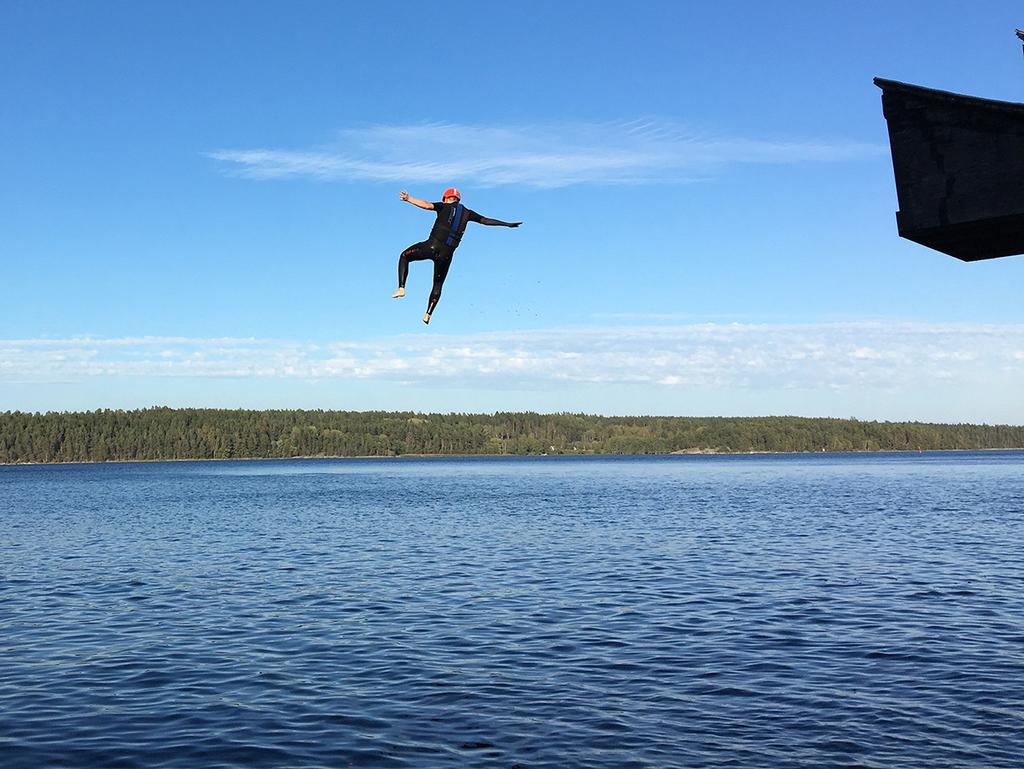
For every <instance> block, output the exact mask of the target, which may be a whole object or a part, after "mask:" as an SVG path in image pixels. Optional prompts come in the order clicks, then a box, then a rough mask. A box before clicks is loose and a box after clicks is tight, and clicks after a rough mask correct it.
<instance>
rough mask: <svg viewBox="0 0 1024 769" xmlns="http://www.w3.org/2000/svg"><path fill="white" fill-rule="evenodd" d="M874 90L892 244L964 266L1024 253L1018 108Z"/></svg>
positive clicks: (906, 88) (887, 86)
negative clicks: (882, 125)
mask: <svg viewBox="0 0 1024 769" xmlns="http://www.w3.org/2000/svg"><path fill="white" fill-rule="evenodd" d="M875 85H877V86H878V87H879V88H881V89H882V112H883V114H884V115H885V119H886V122H887V123H888V126H889V146H890V148H891V150H892V165H893V171H894V173H895V177H896V197H897V199H898V201H899V211H897V212H896V225H897V228H898V229H899V234H900V236H901V237H903V238H906V239H908V240H912V241H914V242H915V243H920V244H921V245H922V246H927V247H928V248H932V249H935V250H936V251H941V252H942V253H944V254H949V255H950V256H955V257H956V258H957V259H962V260H964V261H965V262H973V261H977V260H979V259H994V258H996V257H1000V256H1012V255H1014V254H1021V253H1024V104H1017V103H1015V102H1004V101H994V100H991V99H980V98H977V97H975V96H965V95H962V94H956V93H949V92H947V91H937V90H934V89H932V88H922V87H921V86H916V85H909V84H907V83H899V82H896V81H895V80H885V79H883V78H878V77H876V78H875Z"/></svg>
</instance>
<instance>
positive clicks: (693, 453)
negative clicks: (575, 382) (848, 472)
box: [0, 447, 1024, 467]
mask: <svg viewBox="0 0 1024 769" xmlns="http://www.w3.org/2000/svg"><path fill="white" fill-rule="evenodd" d="M1017 451H1024V447H999V448H981V449H850V450H843V451H704V450H680V451H669V452H666V453H660V454H650V453H647V454H598V453H595V452H582V451H579V452H570V453H547V454H414V453H408V454H394V455H391V456H385V455H380V454H364V455H359V456H346V455H330V456H328V455H309V456H295V457H175V458H173V459H105V460H80V461H68V462H0V467H49V466H66V465H128V464H131V465H136V464H156V463H161V462H292V461H308V460H315V459H332V460H334V459H358V460H367V459H372V460H381V461H383V460H392V461H394V460H401V459H543V458H552V459H558V458H569V457H571V458H574V459H608V458H623V457H632V458H641V457H649V458H652V459H653V458H656V457H681V456H689V457H698V456H719V457H736V456H773V455H776V456H801V455H807V456H820V455H822V454H979V453H982V452H984V453H999V452H1007V453H1012V452H1017Z"/></svg>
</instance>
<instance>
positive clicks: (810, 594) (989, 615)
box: [0, 452, 1024, 769]
mask: <svg viewBox="0 0 1024 769" xmlns="http://www.w3.org/2000/svg"><path fill="white" fill-rule="evenodd" d="M1022 682H1024V454H1022V453H1017V452H988V453H950V454H907V455H815V456H733V457H660V458H615V459H603V458H587V459H574V458H558V457H538V458H532V459H397V460H297V461H282V462H266V461H265V462H259V461H254V462H205V463H203V462H182V463H158V464H134V465H125V464H113V465H76V466H56V467H54V466H49V467H47V466H35V467H0V766H2V767H4V769H14V768H20V767H31V769H38V768H39V767H68V768H70V767H103V768H110V769H116V768H117V767H182V768H186V767H187V768H188V769H196V768H197V767H199V768H202V767H347V766H366V767H475V766H479V767H522V769H540V768H541V767H549V768H551V769H555V768H556V767H557V768H558V769H566V768H567V767H588V768H589V767H615V768H616V769H618V768H621V767H750V768H751V769H755V768H756V769H763V768H764V767H815V768H817V767H879V768H882V767H884V768H885V769H891V768H892V767H914V768H915V769H917V768H918V767H942V768H944V769H948V768H950V767H979V768H980V767H984V768H989V767H1014V768H1017V767H1021V766H1022V765H1024V759H1022V756H1024V683H1022Z"/></svg>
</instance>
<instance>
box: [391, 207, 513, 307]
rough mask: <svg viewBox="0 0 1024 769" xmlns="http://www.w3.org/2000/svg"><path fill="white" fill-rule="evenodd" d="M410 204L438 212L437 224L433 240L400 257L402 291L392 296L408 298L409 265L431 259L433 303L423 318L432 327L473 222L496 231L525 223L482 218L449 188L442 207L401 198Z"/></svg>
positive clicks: (412, 248) (431, 296)
mask: <svg viewBox="0 0 1024 769" xmlns="http://www.w3.org/2000/svg"><path fill="white" fill-rule="evenodd" d="M398 197H400V198H401V199H402V200H404V201H406V202H407V203H412V204H413V205H414V206H416V207H417V208H422V209H424V210H426V211H436V212H437V220H436V221H435V222H434V228H433V229H432V230H431V231H430V236H429V237H428V238H427V239H426V240H424V241H423V242H422V243H415V244H413V245H411V246H409V247H408V248H407V249H405V251H403V252H402V253H401V254H400V255H399V257H398V290H397V291H396V292H395V293H393V294H392V295H391V296H392V298H394V299H399V298H401V297H403V296H405V279H406V278H407V277H409V262H419V261H422V260H424V259H429V260H430V261H432V262H433V263H434V287H433V288H432V289H431V290H430V299H429V300H427V313H426V315H424V316H423V322H424V323H430V316H431V314H433V312H434V308H435V307H437V300H438V299H440V298H441V286H443V285H444V279H445V278H446V277H447V276H448V268H449V267H451V266H452V257H453V256H454V255H455V249H456V248H458V247H459V241H461V240H462V233H464V232H465V231H466V225H467V224H469V223H470V222H478V223H480V224H487V225H490V226H492V227H518V226H519V225H520V224H522V222H503V221H501V220H499V219H488V218H487V217H486V216H480V214H478V213H477V212H476V211H473V210H471V209H469V208H466V207H465V206H464V205H462V202H461V201H462V195H461V194H460V193H459V191H458V190H457V189H455V188H454V187H449V188H448V189H446V190H445V191H444V195H442V196H441V197H442V201H441V202H440V203H428V202H427V201H425V200H417V199H416V198H413V197H409V193H408V192H406V191H405V190H403V191H402V193H401V194H400V195H399V196H398Z"/></svg>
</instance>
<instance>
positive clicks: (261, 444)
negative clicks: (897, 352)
mask: <svg viewBox="0 0 1024 769" xmlns="http://www.w3.org/2000/svg"><path fill="white" fill-rule="evenodd" d="M1020 447H1024V427H1021V426H1009V425H970V424H928V423H921V422H864V421H859V420H856V419H820V418H819V419H812V418H804V417H654V416H652V417H603V416H593V415H588V414H565V413H563V414H536V413H531V412H526V413H495V414H419V413H413V412H390V411H388V412H385V411H321V410H314V411H309V410H273V411H256V410H228V409H171V408H149V409H138V410H132V411H121V410H110V409H103V410H99V411H88V412H48V413H45V414H40V413H23V412H17V411H8V412H4V413H0V463H7V464H10V463H23V462H107V461H132V460H161V459H164V460H166V459H242V458H275V457H276V458H284V457H355V456H399V455H402V454H441V455H445V454H448V455H458V454H513V455H524V454H669V453H673V452H751V451H755V452H760V451H766V452H805V451H921V450H925V451H927V450H943V449H998V448H1020Z"/></svg>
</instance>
